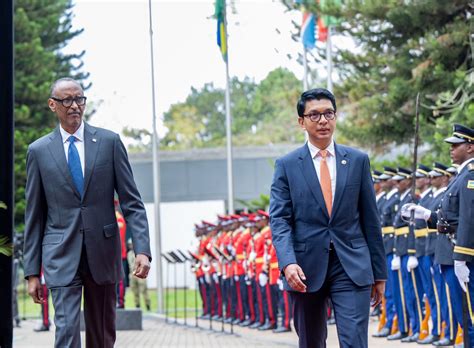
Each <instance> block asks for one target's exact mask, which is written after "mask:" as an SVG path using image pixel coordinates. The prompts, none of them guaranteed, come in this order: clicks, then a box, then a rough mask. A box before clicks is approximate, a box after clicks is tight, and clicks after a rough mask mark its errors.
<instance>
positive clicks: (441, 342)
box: [433, 337, 454, 347]
mask: <svg viewBox="0 0 474 348" xmlns="http://www.w3.org/2000/svg"><path fill="white" fill-rule="evenodd" d="M452 345H454V340H450V339H449V338H447V337H445V338H442V339H440V340H439V341H436V342H433V346H435V347H446V346H452Z"/></svg>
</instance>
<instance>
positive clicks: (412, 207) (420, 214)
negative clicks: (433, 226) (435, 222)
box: [402, 203, 431, 221]
mask: <svg viewBox="0 0 474 348" xmlns="http://www.w3.org/2000/svg"><path fill="white" fill-rule="evenodd" d="M412 211H415V219H420V220H425V221H428V219H429V218H430V216H431V210H429V209H426V208H423V207H422V206H421V205H416V204H414V203H407V204H404V205H403V207H402V216H403V217H405V218H409V217H410V216H411V212H412Z"/></svg>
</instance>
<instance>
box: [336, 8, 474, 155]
mask: <svg viewBox="0 0 474 348" xmlns="http://www.w3.org/2000/svg"><path fill="white" fill-rule="evenodd" d="M472 11H473V8H472V3H471V1H468V0H453V1H448V2H446V1H443V0H429V1H405V2H404V3H403V5H400V2H399V1H385V2H377V1H351V2H346V5H345V6H344V7H342V9H341V12H340V14H341V16H342V17H343V22H342V24H341V25H340V26H339V27H338V30H339V31H340V33H342V34H343V35H347V36H350V37H352V38H353V39H354V41H355V42H356V44H357V47H358V49H357V50H351V51H349V50H344V49H343V50H340V51H339V52H338V53H337V56H336V66H337V70H338V71H339V74H340V80H341V83H340V84H339V85H338V86H337V88H336V94H338V95H340V96H343V98H344V99H345V103H346V104H348V105H349V107H348V110H347V117H346V119H345V122H343V123H342V124H341V127H340V130H341V131H342V133H343V134H344V136H345V137H346V138H348V139H352V140H353V142H355V143H357V144H360V145H362V146H366V147H370V148H372V149H373V150H376V151H379V152H382V151H384V150H386V149H387V148H389V147H391V146H393V145H394V144H403V143H406V142H408V141H411V139H412V138H413V128H414V126H413V125H414V113H415V111H414V109H415V107H414V104H415V97H416V94H417V93H418V92H420V93H421V100H422V108H421V139H422V141H423V142H425V143H427V144H428V145H429V146H430V148H431V149H432V150H434V151H435V153H436V154H443V156H444V157H443V159H445V160H446V161H447V156H446V155H447V151H446V149H447V147H446V146H444V145H443V144H442V139H443V138H444V137H445V136H446V135H447V134H448V133H449V132H450V131H451V124H452V123H453V122H454V121H458V122H461V123H465V124H467V125H472V124H474V114H473V113H472V109H473V105H472V98H471V100H466V102H465V103H463V104H462V105H461V104H459V105H458V106H459V107H458V108H455V109H454V108H453V109H451V110H450V112H449V113H447V114H445V116H444V117H443V119H436V118H435V116H438V114H439V112H438V113H437V112H435V113H433V111H432V109H433V108H429V107H430V106H433V105H437V104H439V103H440V100H441V99H442V98H443V96H445V95H446V94H450V93H453V92H454V91H455V90H457V88H458V87H459V86H460V85H461V84H462V83H463V81H465V79H466V76H467V75H468V74H469V70H470V69H472V68H473V56H472V53H473V50H472V48H473V47H472V42H470V35H471V32H472V30H471V26H472V23H473V22H472V18H473V17H472V15H473V13H472ZM465 87H466V88H467V94H468V95H469V94H470V95H471V96H472V95H473V85H472V84H471V85H470V86H469V85H466V86H465Z"/></svg>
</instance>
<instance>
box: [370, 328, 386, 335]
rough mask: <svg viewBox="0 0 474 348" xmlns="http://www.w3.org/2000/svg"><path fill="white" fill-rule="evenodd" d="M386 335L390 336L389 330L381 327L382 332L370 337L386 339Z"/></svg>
mask: <svg viewBox="0 0 474 348" xmlns="http://www.w3.org/2000/svg"><path fill="white" fill-rule="evenodd" d="M388 335H390V329H389V328H388V327H383V328H382V330H380V331H379V332H376V333H374V334H373V335H372V337H387V336H388Z"/></svg>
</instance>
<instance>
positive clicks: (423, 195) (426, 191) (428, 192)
mask: <svg viewBox="0 0 474 348" xmlns="http://www.w3.org/2000/svg"><path fill="white" fill-rule="evenodd" d="M431 192H433V189H432V188H431V187H430V188H428V189H426V190H424V191H423V193H422V194H421V195H420V199H421V198H425V196H426V195H427V194H430V193H431Z"/></svg>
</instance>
